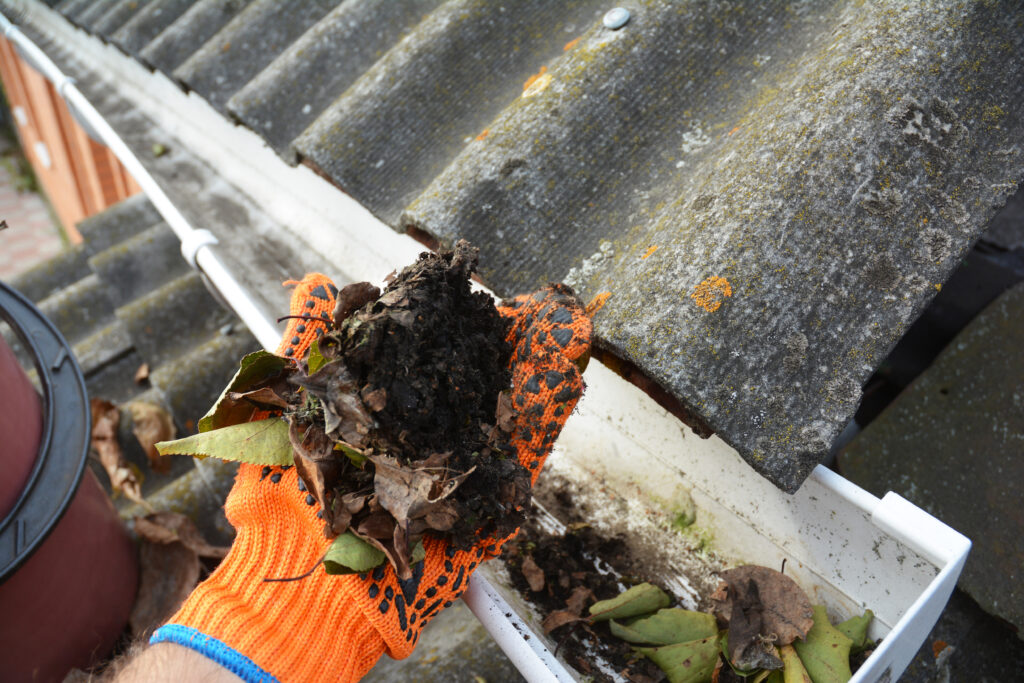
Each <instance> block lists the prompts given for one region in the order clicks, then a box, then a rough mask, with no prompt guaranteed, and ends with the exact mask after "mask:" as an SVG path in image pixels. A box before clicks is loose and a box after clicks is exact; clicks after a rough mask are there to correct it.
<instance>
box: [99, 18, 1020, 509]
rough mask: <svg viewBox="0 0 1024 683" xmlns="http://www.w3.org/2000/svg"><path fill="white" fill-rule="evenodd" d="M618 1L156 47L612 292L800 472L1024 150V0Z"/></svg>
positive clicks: (776, 463) (175, 41) (636, 356)
mask: <svg viewBox="0 0 1024 683" xmlns="http://www.w3.org/2000/svg"><path fill="white" fill-rule="evenodd" d="M166 4H168V5H172V4H173V5H174V6H175V7H176V8H177V7H178V6H179V3H166ZM611 6H612V5H610V4H609V3H607V2H601V3H599V2H596V1H594V0H589V1H588V0H577V1H564V0H547V1H540V0H522V1H520V2H515V3H499V2H483V1H481V0H475V1H474V0H463V1H455V0H452V1H449V2H443V3H442V2H429V1H427V0H422V1H419V2H417V1H415V0H401V1H396V2H387V3H379V2H369V1H364V0H347V1H346V2H338V1H329V0H320V1H317V2H312V1H311V2H303V3H277V2H271V1H269V0H267V1H264V0H253V1H252V2H250V3H245V2H230V0H218V1H216V2H211V1H210V0H203V1H201V2H198V3H195V6H194V7H192V8H191V9H189V10H187V11H184V12H182V13H181V15H180V17H179V18H178V19H177V20H176V21H174V22H173V23H171V24H170V26H169V27H167V28H166V29H164V30H163V31H162V32H161V33H160V34H158V35H156V36H155V37H152V39H151V40H149V38H150V36H149V35H148V34H147V35H146V36H145V39H146V40H148V41H149V42H148V45H145V46H140V47H139V49H140V50H141V52H140V55H141V56H142V57H141V58H142V59H144V60H145V61H146V62H148V63H150V64H153V65H155V66H157V67H158V68H160V69H162V70H164V71H166V72H168V73H169V74H171V75H172V77H173V78H175V79H176V80H177V81H178V82H179V83H180V84H181V85H182V86H183V87H186V88H189V89H192V90H194V91H196V92H197V93H198V94H199V95H201V96H203V97H205V98H206V99H207V100H209V101H210V102H211V103H212V104H213V105H214V106H215V107H217V108H218V109H219V110H220V111H222V112H224V113H226V114H227V115H229V116H231V117H232V118H234V119H236V120H237V121H239V122H241V123H242V124H244V125H247V126H249V127H250V128H252V129H253V130H254V131H255V132H257V133H258V134H260V135H261V136H263V137H264V138H265V139H266V141H267V143H268V144H269V145H271V146H272V147H273V149H275V150H276V151H277V152H278V153H279V154H280V155H281V156H282V157H283V158H284V159H286V160H287V161H288V162H289V163H305V164H308V165H310V166H312V167H313V168H315V169H316V170H317V171H318V172H319V173H321V174H323V175H324V176H325V177H327V178H328V179H330V180H331V181H333V182H334V183H336V184H337V185H338V186H339V187H340V188H341V189H343V190H344V191H345V192H347V193H349V194H350V195H352V196H353V197H354V198H355V199H357V200H358V201H360V202H361V203H362V204H364V205H365V206H366V207H367V208H369V209H370V210H371V211H373V212H374V213H375V214H376V215H377V216H379V217H380V218H381V219H382V220H384V221H385V222H387V223H388V224H390V225H392V226H393V227H394V228H396V229H398V230H408V229H413V230H414V232H415V234H417V235H420V236H421V237H422V236H424V235H426V236H428V237H429V238H433V239H436V240H438V241H440V242H441V243H445V244H449V243H451V242H452V241H454V240H455V239H457V238H459V237H465V238H468V239H469V240H470V241H472V242H473V243H475V244H477V245H479V246H480V247H481V249H482V264H483V267H482V270H483V277H484V280H485V281H486V283H487V284H488V285H489V286H491V287H492V288H493V289H494V290H496V291H497V292H499V293H500V294H512V293H515V292H518V291H522V290H527V289H530V288H533V287H536V286H538V285H541V284H543V283H545V282H547V281H551V280H560V281H565V282H568V283H569V284H572V285H573V286H574V287H576V288H577V290H578V291H579V292H580V293H581V295H582V297H583V298H584V300H590V299H592V298H593V297H595V296H597V295H599V294H601V293H607V294H608V296H607V299H606V303H605V304H604V306H603V308H601V309H600V310H599V311H598V312H597V313H596V316H595V324H596V329H597V333H598V344H599V346H600V347H601V348H602V349H603V350H604V351H607V352H611V353H613V354H614V355H616V356H617V357H619V358H621V359H624V360H626V361H629V362H631V363H632V364H634V365H635V366H637V367H638V368H639V369H640V370H642V371H643V372H644V373H646V375H648V376H649V377H650V378H651V379H653V380H654V381H655V382H657V383H658V384H659V385H660V386H661V387H662V388H664V389H665V390H667V392H668V393H669V394H670V395H671V396H672V397H674V399H675V400H677V401H678V402H680V403H681V404H682V407H683V408H684V409H685V410H686V411H688V412H689V413H690V414H692V415H693V419H694V422H695V423H698V426H701V425H704V426H707V427H710V428H711V429H712V430H714V431H715V432H716V433H717V434H718V435H719V436H721V438H723V439H724V440H725V441H727V442H728V443H730V444H731V445H732V446H734V447H735V448H736V449H737V450H738V451H739V452H740V453H741V454H742V455H743V456H744V457H745V458H746V459H747V460H748V462H750V464H751V465H752V466H753V467H755V468H756V469H757V470H758V471H759V472H761V473H762V474H764V475H765V476H766V477H768V478H769V479H771V480H772V481H773V482H775V483H776V484H777V485H778V486H780V487H781V488H783V489H785V490H790V491H791V490H795V489H796V487H798V486H799V484H800V483H801V482H802V481H803V480H804V478H805V477H806V476H807V475H808V473H809V472H810V471H811V469H812V468H813V467H814V465H815V464H817V463H818V462H820V461H821V460H822V459H823V458H824V457H825V456H826V455H827V453H828V450H829V446H830V444H831V443H832V442H833V440H834V439H835V437H836V436H837V435H838V434H839V433H840V431H841V430H842V429H843V427H844V426H845V425H846V424H847V422H848V421H849V420H850V418H851V416H852V415H853V413H854V410H855V409H856V407H857V405H858V402H859V400H860V396H861V387H862V385H863V383H864V381H865V380H866V379H867V378H868V377H869V376H870V375H871V373H872V372H873V370H874V369H875V368H876V367H877V366H878V365H879V364H880V363H881V361H882V360H883V359H884V358H885V356H886V355H887V353H888V351H889V350H890V349H891V348H892V346H893V345H894V344H895V342H896V341H897V340H898V339H899V338H900V336H901V335H902V334H903V332H904V331H905V330H906V328H907V327H908V325H909V324H910V323H911V322H913V320H914V319H915V318H916V317H917V316H918V314H919V313H920V312H921V310H922V309H923V308H924V307H925V305H926V304H927V303H928V302H929V300H930V299H931V298H932V297H933V296H934V294H935V292H936V291H937V289H938V288H939V287H940V286H941V284H942V283H943V282H944V281H945V280H946V279H947V278H948V276H949V275H950V274H951V272H952V270H953V269H954V268H955V267H956V265H957V264H958V263H959V261H960V259H961V258H962V257H963V256H964V254H965V253H966V252H967V250H968V249H969V248H970V246H971V244H972V243H973V242H974V241H975V240H976V239H977V238H978V236H979V235H980V234H981V232H982V231H983V230H984V228H985V226H986V224H987V223H988V220H989V219H990V218H991V217H992V215H993V213H994V211H995V209H996V208H997V207H998V206H1000V205H1001V204H1002V203H1003V202H1004V201H1005V199H1006V198H1007V197H1008V196H1009V195H1011V194H1012V193H1013V191H1014V189H1015V186H1016V183H1017V182H1018V181H1019V180H1020V179H1021V178H1022V176H1024V155H1022V141H1024V119H1022V112H1024V4H1022V3H1019V2H1003V3H1000V2H977V3H974V2H967V3H965V2H959V1H954V0H948V1H938V0H937V1H935V2H928V3H908V4H905V5H903V4H901V5H897V4H894V3H889V2H871V3H862V2H852V1H851V2H847V1H841V0H835V1H832V2H827V1H821V2H748V1H746V0H743V1H740V0H737V1H735V2H712V1H710V0H708V1H699V2H697V1H695V2H685V3H684V2H669V1H667V0H660V1H659V0H651V1H647V2H637V1H633V2H624V3H623V6H624V7H626V8H627V9H628V10H629V13H630V19H629V21H628V23H626V24H625V26H623V27H621V28H618V29H611V28H607V27H605V26H604V24H603V22H602V16H603V15H604V13H605V12H606V11H607V10H608V9H610V8H611ZM127 7H128V5H127V4H126V3H124V2H117V3H114V4H113V5H111V8H110V9H109V10H108V11H107V12H106V13H105V14H104V15H103V17H102V18H101V20H100V21H99V22H98V23H95V24H93V28H92V30H94V31H96V32H97V33H99V34H100V36H101V37H104V38H106V39H110V38H111V37H112V36H115V35H117V41H115V42H118V41H119V42H121V43H122V44H129V45H133V46H134V45H137V43H139V42H142V41H141V40H138V41H137V40H136V39H135V38H134V37H133V32H134V31H142V30H143V26H142V24H145V25H146V26H149V24H146V23H145V22H138V23H139V25H138V26H134V24H135V23H136V22H130V21H129V20H130V16H129V13H128V10H127V9H126V8H127ZM122 14H123V15H124V17H123V19H122ZM214 14H216V15H217V16H218V17H219V18H220V19H219V21H218V22H210V23H203V20H202V19H200V17H206V16H213V15H214ZM122 27H123V28H122ZM198 28H201V29H202V30H203V31H204V32H203V33H201V34H199V33H197V32H196V30H195V29H198ZM119 31H120V32H119ZM175 48H180V50H179V51H177V52H176V51H175ZM158 55H159V57H158ZM602 298H604V297H602Z"/></svg>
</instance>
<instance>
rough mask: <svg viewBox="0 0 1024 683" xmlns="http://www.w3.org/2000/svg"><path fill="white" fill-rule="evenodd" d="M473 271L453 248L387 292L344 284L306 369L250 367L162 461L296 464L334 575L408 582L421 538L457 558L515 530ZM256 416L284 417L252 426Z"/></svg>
mask: <svg viewBox="0 0 1024 683" xmlns="http://www.w3.org/2000/svg"><path fill="white" fill-rule="evenodd" d="M476 264H477V250H476V249H475V248H473V247H471V246H469V244H468V243H466V242H464V241H460V242H459V243H458V244H456V246H455V248H454V250H452V251H446V252H443V253H440V254H431V253H426V254H422V255H421V256H420V258H419V260H418V261H417V262H416V263H415V264H413V265H411V266H409V267H407V268H405V269H404V270H402V271H401V272H400V273H399V274H398V275H397V276H396V277H394V279H392V280H391V281H390V283H389V284H388V285H387V287H386V289H385V290H384V292H383V293H381V292H380V291H379V290H378V289H377V288H376V287H374V286H372V285H370V284H369V283H365V282H363V283H357V284H353V285H349V286H347V287H344V288H343V289H341V290H340V291H339V292H338V295H337V303H336V307H335V310H334V315H333V320H332V321H330V324H329V327H330V329H329V330H328V332H327V333H326V334H324V335H323V336H321V337H319V338H318V339H317V340H316V341H315V342H314V343H313V344H312V346H311V347H310V350H309V353H308V354H307V355H306V357H305V358H303V359H301V360H298V361H292V360H289V359H285V358H280V357H278V356H274V355H272V354H269V353H266V352H257V353H255V354H250V355H249V356H246V358H244V359H243V360H242V363H241V369H240V370H239V372H238V374H237V375H236V376H235V378H234V379H233V380H232V382H231V384H230V385H229V386H228V388H227V389H226V390H225V392H224V394H223V395H222V396H221V399H220V400H219V401H218V402H217V405H215V406H214V408H213V409H212V410H211V411H210V413H209V414H208V415H207V416H206V417H204V418H203V419H202V420H201V421H200V434H197V435H195V436H193V437H189V438H187V439H182V440H179V441H176V442H172V443H169V444H161V452H164V453H179V454H188V455H201V456H206V455H210V456H215V457H221V458H225V459H232V460H242V461H245V462H250V463H256V464H262V465H284V466H287V465H292V464H294V466H295V468H296V470H297V471H298V475H299V477H300V478H301V479H302V481H303V482H304V484H305V486H306V488H307V489H308V491H309V492H310V494H311V495H313V496H314V497H315V498H316V501H317V502H318V503H319V505H320V508H321V516H322V517H323V520H324V534H325V535H326V536H327V537H328V538H333V539H335V541H334V543H333V544H332V546H331V549H330V550H329V551H328V553H327V555H326V556H325V562H324V564H325V566H326V568H327V570H328V571H329V572H332V573H351V572H360V571H366V570H367V569H368V568H370V567H373V566H376V565H378V564H380V563H381V562H383V561H384V560H385V558H386V559H387V560H389V561H390V562H391V563H392V564H393V565H394V566H395V568H396V570H397V572H398V574H399V576H401V577H402V578H406V577H408V576H409V574H410V565H411V564H412V563H414V562H415V561H416V560H417V559H419V556H420V553H422V542H421V541H422V538H423V536H424V534H427V533H432V534H437V535H440V536H443V537H445V538H447V539H448V540H449V541H450V542H451V543H452V544H453V545H454V546H456V547H467V546H469V545H471V544H473V543H474V542H476V541H477V540H479V538H480V537H497V536H504V535H507V534H509V533H511V532H512V531H514V530H515V529H516V528H518V526H519V525H520V524H521V523H522V520H523V513H522V512H521V511H522V509H523V508H524V506H526V505H527V504H528V503H529V500H530V476H529V472H528V471H527V470H526V469H525V468H523V467H522V466H521V465H519V463H518V460H517V458H516V454H515V451H514V449H513V448H512V447H511V445H510V443H509V434H510V431H511V429H512V422H513V419H514V417H515V411H514V409H513V408H512V404H511V400H510V397H509V387H510V381H511V380H510V373H509V368H508V365H509V357H510V353H511V349H510V346H509V344H508V343H507V342H506V341H505V337H506V334H507V331H508V324H507V322H506V320H505V319H504V318H503V317H502V316H501V315H500V314H499V313H498V312H497V310H496V308H495V307H494V304H493V301H492V299H491V297H490V296H488V295H487V294H485V293H473V292H471V290H470V275H471V274H472V273H473V272H474V270H475V268H476ZM300 317H301V316H300ZM257 410H265V411H269V412H270V413H272V414H276V415H280V416H281V417H276V416H275V417H269V418H267V419H264V420H255V421H253V415H254V412H255V411H257Z"/></svg>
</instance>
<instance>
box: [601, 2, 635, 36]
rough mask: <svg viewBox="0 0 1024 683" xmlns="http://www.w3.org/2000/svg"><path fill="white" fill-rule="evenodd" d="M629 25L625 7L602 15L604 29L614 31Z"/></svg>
mask: <svg viewBox="0 0 1024 683" xmlns="http://www.w3.org/2000/svg"><path fill="white" fill-rule="evenodd" d="M628 23H629V10H628V9H626V8H625V7H616V8H614V9H610V10H608V12H606V13H605V15H604V27H605V28H610V29H612V30H613V31H614V30H615V29H619V28H622V27H623V26H625V25H626V24H628Z"/></svg>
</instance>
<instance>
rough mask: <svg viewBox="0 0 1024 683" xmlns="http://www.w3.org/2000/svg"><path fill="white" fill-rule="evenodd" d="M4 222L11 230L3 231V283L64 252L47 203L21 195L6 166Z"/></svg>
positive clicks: (1, 179) (1, 169)
mask: <svg viewBox="0 0 1024 683" xmlns="http://www.w3.org/2000/svg"><path fill="white" fill-rule="evenodd" d="M0 219H2V220H5V221H7V229H6V230H0V280H9V279H10V278H12V277H13V276H15V275H17V274H18V273H21V272H23V271H25V270H28V269H29V268H31V267H32V266H34V265H36V264H37V263H40V262H42V261H45V260H46V259H48V258H50V257H51V256H54V255H55V254H57V253H59V252H60V251H61V250H62V249H64V242H63V240H62V239H61V233H60V228H58V227H57V225H56V224H55V223H54V221H53V218H51V216H50V212H49V209H48V207H47V206H46V200H44V199H43V198H42V197H41V196H39V195H38V194H36V193H35V192H18V190H17V189H15V187H14V178H12V177H11V172H10V169H8V168H7V167H6V166H4V165H0Z"/></svg>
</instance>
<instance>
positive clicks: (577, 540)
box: [505, 522, 875, 683]
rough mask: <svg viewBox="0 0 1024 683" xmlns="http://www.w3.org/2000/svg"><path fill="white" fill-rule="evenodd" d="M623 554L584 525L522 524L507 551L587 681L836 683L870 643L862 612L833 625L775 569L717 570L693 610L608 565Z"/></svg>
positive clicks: (560, 646)
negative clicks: (556, 530)
mask: <svg viewBox="0 0 1024 683" xmlns="http://www.w3.org/2000/svg"><path fill="white" fill-rule="evenodd" d="M623 552H624V544H623V543H621V542H619V541H617V540H616V539H605V538H602V537H600V536H599V535H598V534H596V533H595V532H593V530H591V529H590V528H589V527H587V526H586V525H574V526H571V527H569V528H568V529H567V531H566V532H565V533H564V534H561V535H556V534H549V533H547V532H544V531H542V530H540V529H538V528H537V527H536V525H534V524H533V523H532V522H528V523H527V525H526V528H525V529H524V533H522V534H521V535H520V536H519V537H517V538H516V539H515V541H514V542H513V543H510V544H509V547H506V552H505V557H506V563H507V564H508V565H509V566H510V567H511V568H512V571H511V572H510V575H511V577H512V580H513V584H514V585H516V587H517V588H518V590H519V591H520V592H521V593H522V594H523V595H524V596H525V597H527V598H528V599H529V600H530V601H531V602H532V603H533V604H535V605H536V606H537V607H538V608H539V610H540V612H541V613H542V614H544V615H545V616H544V620H543V623H542V626H543V628H544V631H545V632H546V633H548V634H550V635H551V637H552V638H553V639H554V640H555V642H556V643H557V652H558V653H559V654H560V655H561V656H563V657H564V658H565V659H566V661H568V662H569V663H570V664H571V665H572V666H573V667H574V668H576V669H577V670H578V671H580V672H581V673H584V674H587V675H588V676H591V677H593V679H594V680H596V681H610V680H627V681H631V682H633V683H657V682H659V681H663V680H667V681H669V682H670V683H740V682H746V683H789V681H797V682H800V683H845V681H848V680H849V679H850V678H851V677H852V675H853V672H854V671H855V670H856V667H857V666H858V665H859V664H861V663H863V661H864V660H866V659H867V657H868V656H870V654H871V652H872V651H873V649H874V647H875V644H874V643H873V642H871V641H870V640H869V639H868V637H867V630H868V626H869V625H870V623H871V620H872V618H873V615H872V613H871V611H870V610H867V611H866V612H865V613H864V614H863V615H862V616H858V617H853V618H851V619H848V620H846V621H844V622H842V623H839V624H836V625H833V624H832V623H831V622H830V621H829V619H828V615H827V614H826V610H825V607H823V606H820V605H811V602H810V599H809V598H808V597H807V595H806V594H805V593H804V591H803V590H802V589H801V588H800V587H799V586H798V585H797V584H796V582H795V581H793V580H792V579H791V578H790V577H788V576H786V575H785V574H783V573H782V572H779V571H776V570H774V569H770V568H768V567H761V566H757V565H746V566H741V567H736V568H734V569H729V570H727V571H724V572H722V573H721V574H720V579H721V583H720V585H719V587H718V590H717V591H716V592H715V593H714V594H712V595H710V596H708V599H707V601H706V604H707V607H708V611H707V612H698V611H692V610H687V609H684V608H682V607H678V606H673V602H674V600H673V599H672V597H671V596H670V595H669V594H668V593H667V592H666V591H664V590H662V589H661V588H660V587H658V586H657V585H655V584H654V583H650V582H647V581H643V580H642V578H643V577H638V576H634V575H630V574H627V573H619V572H618V571H616V568H623V567H629V566H630V565H631V564H632V562H631V560H630V559H629V558H624V557H622V556H621V554H622V553H623ZM588 558H589V559H588ZM595 559H596V561H595ZM598 564H601V565H602V566H601V567H600V568H599V567H598ZM623 584H625V585H630V587H629V588H628V589H626V590H622V588H621V586H622V585H623Z"/></svg>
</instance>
